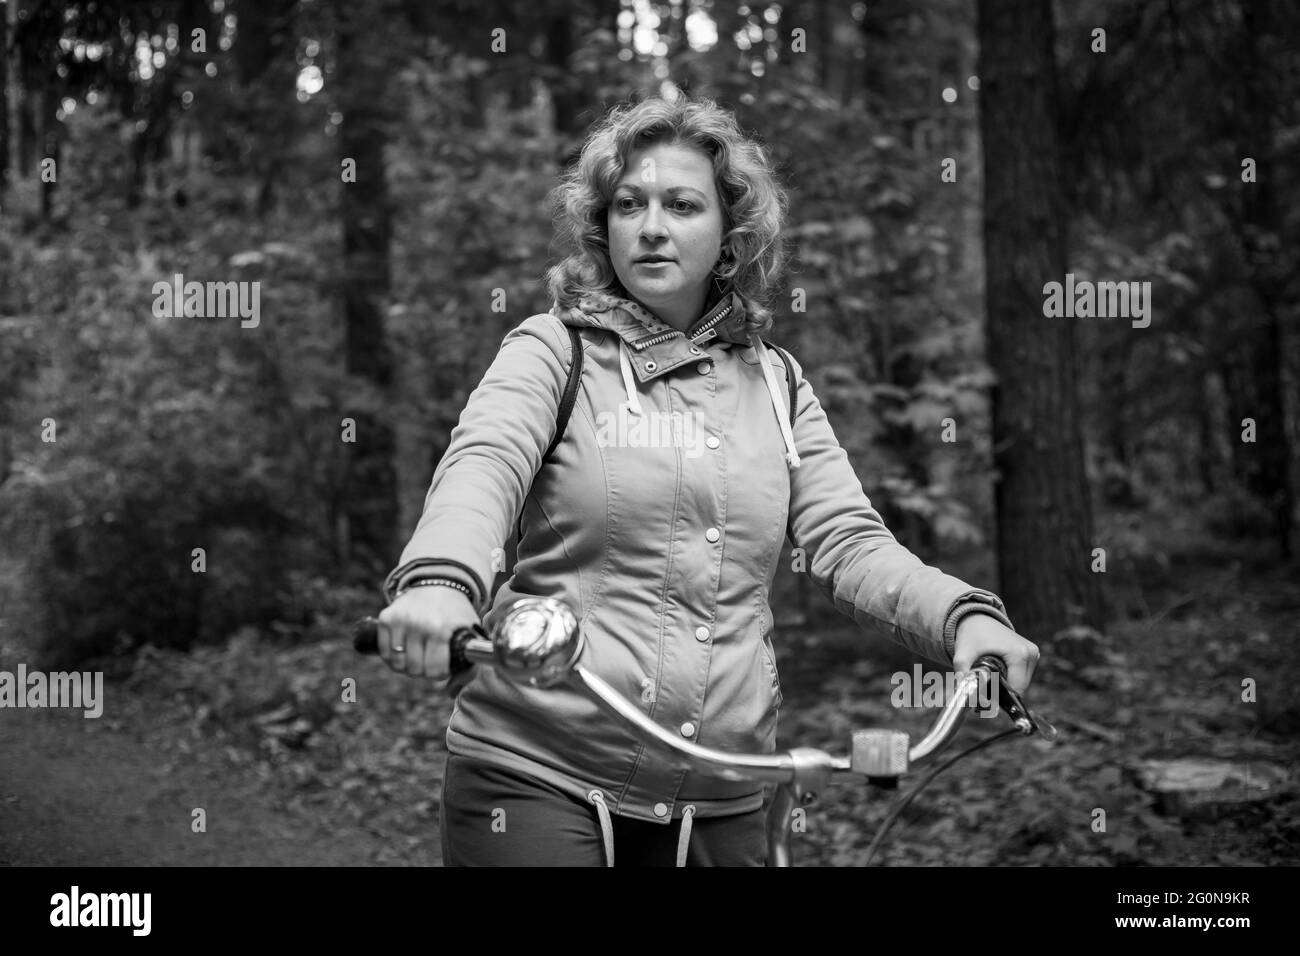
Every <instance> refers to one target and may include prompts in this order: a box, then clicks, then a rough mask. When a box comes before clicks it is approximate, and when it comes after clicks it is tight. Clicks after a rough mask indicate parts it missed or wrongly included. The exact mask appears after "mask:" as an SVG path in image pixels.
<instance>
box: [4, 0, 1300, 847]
mask: <svg viewBox="0 0 1300 956" xmlns="http://www.w3.org/2000/svg"><path fill="white" fill-rule="evenodd" d="M1297 36H1300V6H1297V5H1295V4H1293V3H1289V2H1286V0H1168V2H1161V3H1149V2H1143V0H1077V2H1069V3H1066V2H1055V3H1053V2H1043V0H910V2H909V0H871V2H856V3H851V2H832V0H789V2H784V3H776V2H764V0H743V2H742V0H537V2H533V3H519V2H507V0H473V2H471V0H436V2H420V0H139V2H131V0H85V2H70V0H0V671H5V672H15V671H16V670H17V668H18V666H19V664H20V663H21V664H23V665H24V666H26V667H27V668H30V669H34V668H43V669H46V670H79V671H102V672H103V674H104V679H105V691H104V695H105V697H104V701H103V704H104V712H103V716H102V717H101V718H99V719H96V720H83V719H82V717H81V715H80V714H76V715H75V716H74V715H71V714H68V713H65V712H58V711H55V710H45V711H40V710H32V709H23V710H19V709H0V795H3V796H4V799H3V800H0V864H33V863H35V864H42V863H60V864H70V865H92V864H93V865H133V864H166V865H232V864H270V865H282V864H308V865H349V864H352V865H355V864H420V865H430V864H437V863H439V862H440V859H441V858H440V851H439V839H438V819H439V818H438V813H439V808H438V782H439V781H440V780H441V776H442V768H443V766H444V764H445V760H446V749H445V743H444V740H443V735H444V730H445V727H446V722H447V719H448V715H449V713H450V708H451V702H450V700H448V699H447V698H446V696H445V695H439V694H437V693H435V692H433V691H431V690H430V688H429V687H428V686H427V685H423V684H421V683H420V682H419V681H415V680H410V679H407V678H404V677H402V676H400V675H398V674H394V673H392V672H390V671H388V670H386V669H384V668H383V667H382V666H381V665H380V664H379V663H378V662H376V661H373V660H367V659H362V658H358V657H357V656H356V655H355V654H354V653H353V652H352V649H351V645H350V643H349V640H348V625H349V623H350V622H351V621H353V620H355V619H356V618H358V617H361V616H364V615H367V614H374V613H376V612H377V611H378V610H379V609H380V608H381V607H382V606H383V594H382V591H381V588H380V586H381V584H382V582H383V580H384V576H385V575H386V574H387V573H388V572H389V570H391V569H392V568H393V567H394V565H395V563H396V561H397V558H398V555H399V554H400V552H401V549H402V546H403V544H404V543H405V542H406V541H407V539H408V538H409V536H410V534H411V531H412V530H413V529H414V527H415V525H416V522H417V520H418V519H419V517H420V513H421V509H422V507H423V504H424V499H425V492H426V490H427V489H428V486H429V481H430V476H431V475H432V474H433V471H434V469H435V467H436V466H437V464H438V462H439V460H440V459H441V456H442V454H443V452H444V451H445V449H446V448H447V444H448V440H449V436H450V433H451V430H452V429H453V427H454V426H455V425H456V423H457V421H458V418H459V416H460V412H461V410H462V408H463V407H464V406H465V403H466V400H467V399H468V397H469V395H470V393H471V392H472V391H473V389H474V388H475V386H476V385H477V383H478V382H479V380H480V379H481V377H482V376H483V374H484V372H485V370H486V369H487V368H488V366H489V364H490V363H491V361H492V359H493V356H494V355H495V354H496V352H497V349H498V348H499V347H500V344H501V340H502V338H503V337H504V336H505V335H506V333H508V332H509V331H510V330H511V329H512V328H514V327H515V326H517V325H518V324H519V323H520V322H521V321H523V320H524V319H525V318H527V317H528V316H530V315H534V314H536V313H539V312H545V311H546V310H547V309H548V308H550V306H551V300H550V297H549V295H548V294H547V292H546V289H545V286H544V283H543V281H542V280H543V276H544V274H545V272H546V269H547V267H548V266H549V265H550V264H552V263H554V262H555V261H556V259H557V258H558V257H559V256H560V255H561V254H562V250H560V249H558V248H556V245H555V242H554V237H553V223H552V219H551V210H550V207H549V205H548V194H549V192H550V190H551V189H552V188H553V187H554V185H555V184H556V182H557V180H558V179H559V177H560V175H561V174H562V173H563V171H564V170H565V169H566V168H567V167H568V166H569V164H570V163H572V162H573V161H574V159H575V158H576V157H577V156H578V154H579V151H580V150H581V147H582V144H583V142H584V139H585V137H586V135H587V133H588V131H589V130H590V129H591V127H592V125H593V124H594V123H595V122H597V121H598V120H599V119H600V118H601V117H602V116H604V115H605V113H606V112H607V111H608V110H609V109H610V108H611V107H613V106H615V105H616V104H619V103H625V102H631V101H636V100H638V99H641V98H644V97H647V96H654V95H674V91H682V92H685V93H687V94H689V95H693V96H695V95H698V96H706V97H709V98H712V99H714V100H716V101H717V102H718V103H719V104H720V105H722V106H725V107H726V108H727V109H729V110H732V111H734V112H735V114H736V116H737V118H738V120H739V121H740V123H741V125H742V127H743V128H744V129H745V130H746V131H747V132H749V133H751V134H752V135H754V136H755V137H756V138H758V139H759V140H760V141H761V142H762V143H763V144H764V145H765V147H766V148H767V149H768V150H770V153H771V155H772V157H773V158H774V160H775V163H776V166H777V168H778V170H779V173H780V176H781V179H782V182H783V184H784V185H785V187H786V188H787V189H788V191H789V193H790V196H791V203H790V216H789V220H790V221H789V225H788V237H789V239H790V242H791V248H792V253H793V257H792V261H791V266H790V269H789V273H788V275H787V276H786V278H785V281H784V285H785V288H786V290H787V291H786V294H785V296H784V298H782V299H780V300H779V301H778V304H777V309H776V312H777V318H776V321H775V325H774V327H773V330H772V332H771V335H770V338H771V340H772V341H774V342H775V343H777V344H779V345H780V346H782V347H783V348H786V349H788V350H789V351H790V352H791V353H792V354H793V355H795V356H796V357H797V358H798V360H799V362H800V363H801V365H802V366H803V368H804V369H805V371H806V373H807V375H808V378H809V380H810V381H811V382H812V384H813V385H814V387H815V388H816V390H817V394H818V396H819V397H820V399H821V401H822V403H823V405H824V407H825V408H826V411H827V415H828V417H829V419H830V421H831V422H832V424H833V425H834V427H835V430H836V435H837V437H838V438H839V440H840V442H841V443H842V445H843V446H844V447H845V449H846V450H847V452H848V454H849V457H850V460H851V462H852V463H853V465H854V468H855V470H856V472H857V474H858V475H859V477H860V478H861V481H862V485H863V488H864V489H865V491H866V492H867V494H868V496H869V497H870V499H871V501H872V503H873V504H874V505H875V506H876V507H877V508H878V509H879V510H880V512H881V513H882V515H884V517H885V519H886V522H887V524H888V525H889V527H890V528H891V529H892V530H893V531H894V533H895V534H896V535H897V536H898V538H899V540H900V541H902V542H903V543H905V544H906V545H907V547H909V548H910V549H912V550H913V551H914V552H916V553H917V554H918V555H920V556H921V557H922V558H923V559H925V560H926V561H927V562H932V563H934V564H937V565H938V566H940V567H942V568H944V569H945V570H949V571H952V572H953V573H954V574H958V575H959V576H961V577H963V578H964V579H966V580H968V581H971V582H973V583H975V584H977V585H979V586H981V587H988V588H990V589H992V590H995V591H996V592H997V593H998V594H1000V595H1001V596H1002V598H1003V599H1004V600H1005V602H1006V604H1007V607H1008V609H1009V611H1010V613H1011V616H1012V618H1013V620H1014V621H1015V623H1016V626H1017V630H1018V631H1019V632H1020V633H1022V634H1023V635H1025V636H1027V637H1029V638H1030V639H1031V640H1033V641H1035V642H1036V643H1037V644H1038V645H1039V647H1040V648H1041V650H1042V661H1041V664H1040V667H1039V671H1038V673H1037V675H1036V677H1035V681H1034V684H1033V686H1032V688H1031V691H1030V695H1029V698H1030V701H1031V703H1032V704H1033V705H1034V706H1035V707H1036V708H1039V709H1041V710H1042V712H1043V713H1044V714H1045V715H1046V716H1047V717H1048V718H1049V719H1051V720H1052V721H1053V722H1054V723H1055V724H1056V725H1057V727H1058V729H1059V731H1060V736H1059V738H1058V740H1057V741H1056V742H1055V743H1054V744H1052V745H1048V744H1046V743H1043V742H1038V741H1013V742H1011V743H1010V744H1008V745H1003V746H997V747H990V748H989V749H987V750H984V751H981V752H980V753H978V754H977V755H974V756H972V757H971V758H969V759H968V760H967V761H965V762H963V763H959V764H957V766H956V767H955V768H954V769H952V770H950V771H948V772H947V773H946V774H945V775H944V776H941V777H939V778H938V780H937V781H936V782H935V783H934V784H933V785H932V786H931V787H930V788H928V789H927V790H926V791H925V792H924V793H922V795H921V796H920V797H918V799H917V800H916V801H915V802H914V803H913V804H912V805H911V806H910V807H909V808H908V809H907V810H906V812H905V814H904V815H903V817H902V819H901V821H900V824H899V825H898V827H897V830H896V833H895V835H894V836H892V837H891V839H890V841H889V842H888V843H887V844H886V845H885V846H884V848H883V849H882V850H881V852H880V854H879V855H878V857H877V859H876V860H875V862H876V863H877V864H884V865H890V866H939V865H983V864H987V865H998V866H1013V865H1054V866H1167V865H1252V866H1259V865H1275V864H1291V865H1295V864H1296V863H1297V862H1300V799H1297V791H1296V782H1297V781H1296V778H1295V768H1296V766H1297V765H1298V763H1297V757H1300V745H1298V742H1297V732H1300V695H1297V693H1296V690H1295V688H1296V687H1297V686H1300V685H1298V683H1297V681H1298V679H1300V665H1297V661H1296V654H1295V651H1296V648H1297V626H1296V618H1295V617H1293V616H1292V615H1296V614H1300V573H1298V571H1300V556H1298V555H1297V549H1298V548H1300V543H1298V542H1297V538H1296V529H1297V495H1298V493H1300V453H1298V449H1300V387H1297V386H1298V385H1300V326H1298V323H1297V317H1298V316H1300V254H1298V253H1297V250H1298V249H1300V46H1297V44H1296V42H1295V38H1296V37H1297ZM508 570H509V569H506V570H505V571H503V575H502V579H504V577H505V576H506V575H507V574H508ZM500 582H501V579H499V580H498V582H497V584H500ZM774 595H775V596H774V602H773V606H774V609H775V619H776V628H777V632H778V637H777V639H776V654H777V663H778V665H779V667H780V672H781V679H782V682H783V686H784V688H785V693H784V696H785V704H784V706H783V709H782V713H781V723H780V730H779V734H780V746H782V747H793V746H818V747H825V748H826V749H829V750H832V751H834V752H843V751H844V750H845V749H846V747H847V743H848V739H849V732H850V731H851V730H852V729H853V728H855V727H862V726H894V727H899V728H900V729H905V730H909V731H911V732H913V733H915V732H919V731H922V729H923V728H924V727H925V726H927V724H926V720H927V718H930V717H932V716H933V714H932V712H930V711H926V710H925V709H923V708H904V709H901V710H900V709H898V708H896V707H892V706H890V686H891V685H890V675H891V674H893V673H896V672H899V671H907V670H910V669H911V668H912V666H913V663H914V661H913V658H912V657H911V656H910V655H908V654H907V653H906V652H905V651H904V650H903V649H902V648H900V647H896V646H893V645H889V644H886V643H883V642H869V641H864V640H863V638H862V634H861V633H860V631H859V630H858V629H857V628H856V627H855V626H854V624H853V622H852V621H850V620H847V619H846V618H844V617H842V616H840V615H839V614H837V613H836V612H835V609H834V607H832V606H831V605H830V603H829V602H827V601H826V600H824V599H823V598H822V596H821V595H820V594H819V593H818V592H817V590H816V588H814V587H813V586H812V585H811V583H810V582H809V581H808V576H807V574H804V573H802V572H801V566H800V563H799V560H798V556H797V555H794V554H792V553H790V544H789V543H787V554H786V555H785V556H784V557H783V560H782V566H781V570H780V572H779V573H778V578H777V584H776V589H775V592H774ZM348 680H351V681H352V682H353V685H354V687H355V693H354V695H353V697H352V699H350V700H349V699H347V695H346V694H344V695H340V692H339V688H340V683H341V682H346V681H348ZM395 727H396V728H400V730H399V731H397V732H395V731H394V728H395ZM963 733H965V731H964V732H963ZM970 733H971V739H974V737H975V736H977V735H978V730H972V731H970ZM1013 747H1014V748H1015V750H1016V751H1017V752H1015V753H1013V752H1012V748H1013ZM17 768H22V771H23V772H22V773H17V772H16V770H17ZM888 799H889V795H888V794H884V795H882V794H881V793H879V792H876V791H873V790H871V789H868V788H866V787H863V786H858V785H855V784H840V785H836V786H835V787H833V788H831V789H830V790H828V791H827V792H826V793H825V794H823V795H822V796H821V799H820V800H819V802H818V803H817V804H815V805H814V806H813V807H812V808H810V809H809V810H808V818H807V819H808V824H807V830H806V832H802V833H800V834H799V835H798V836H797V837H796V839H795V855H796V861H797V863H798V864H800V865H821V866H855V865H861V864H862V862H863V860H864V850H865V848H866V847H867V845H868V844H869V843H870V841H871V836H872V833H873V831H874V830H875V827H876V826H877V825H878V824H879V823H880V822H881V820H882V819H883V818H884V815H885V813H886V809H887V805H888ZM199 807H201V808H204V810H205V816H206V819H207V820H208V821H209V826H211V827H212V830H213V831H214V832H213V833H212V834H210V835H208V837H207V838H206V839H196V838H195V837H196V831H195V830H194V809H195V808H199ZM413 807H414V808H415V812H414V813H413V812H412V810H411V808H413ZM1099 809H1100V810H1102V811H1103V812H1102V814H1101V818H1102V819H1103V820H1104V821H1105V822H1103V823H1102V825H1101V827H1100V829H1099V828H1098V815H1097V812H1096V811H1098V810H1099ZM222 820H224V821H227V824H226V825H225V826H217V825H216V823H217V822H218V821H222Z"/></svg>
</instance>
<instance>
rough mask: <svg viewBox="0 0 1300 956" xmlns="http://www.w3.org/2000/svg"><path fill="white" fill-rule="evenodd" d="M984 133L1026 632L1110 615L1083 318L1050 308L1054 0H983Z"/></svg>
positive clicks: (1007, 483) (1001, 380) (1004, 534)
mask: <svg viewBox="0 0 1300 956" xmlns="http://www.w3.org/2000/svg"><path fill="white" fill-rule="evenodd" d="M978 21H979V23H978V30H979V40H980V68H979V76H980V80H981V93H980V131H981V136H982V139H983V148H984V165H983V172H984V215H985V219H984V248H985V275H986V280H985V281H986V286H985V288H986V300H987V310H988V317H989V336H988V342H989V351H990V359H991V363H990V364H991V365H992V366H993V369H994V371H995V373H996V374H997V385H996V386H995V387H994V390H993V446H994V467H995V471H996V473H997V479H996V481H997V485H996V493H995V500H996V506H997V525H998V571H999V576H1000V579H1001V582H1000V583H1001V593H1002V597H1003V599H1004V600H1005V602H1006V605H1007V609H1008V612H1009V613H1010V615H1011V617H1012V619H1013V620H1014V621H1015V623H1016V626H1017V628H1018V629H1019V630H1020V632H1021V633H1023V634H1025V635H1027V636H1029V637H1030V638H1031V639H1033V640H1038V641H1046V640H1049V639H1050V638H1051V637H1052V636H1053V635H1054V634H1055V633H1056V632H1057V631H1059V630H1060V629H1061V628H1063V627H1066V626H1067V625H1070V624H1073V623H1086V624H1089V625H1092V626H1094V627H1098V628H1100V627H1101V626H1102V618H1103V611H1102V599H1101V588H1100V586H1099V583H1098V580H1097V578H1096V576H1095V574H1094V573H1093V572H1092V570H1091V566H1092V560H1093V559H1092V549H1093V548H1094V547H1095V546H1103V547H1104V545H1105V542H1098V541H1095V539H1094V538H1093V533H1092V519H1091V506H1090V501H1089V492H1088V485H1087V478H1086V475H1085V472H1084V466H1083V449H1082V433H1081V430H1080V422H1079V411H1078V397H1077V393H1076V387H1075V380H1074V364H1075V329H1074V325H1073V323H1074V320H1073V319H1069V318H1046V317H1045V316H1044V315H1043V296H1042V288H1043V284H1044V283H1046V282H1048V281H1052V280H1055V281H1058V282H1063V281H1064V279H1065V273H1066V236H1065V232H1064V222H1065V217H1064V215H1063V212H1064V210H1063V206H1064V199H1063V195H1062V191H1061V182H1060V171H1059V156H1058V144H1057V129H1056V64H1055V59H1054V54H1053V49H1052V44H1053V34H1054V24H1053V19H1052V7H1051V4H1045V3H1041V2H1039V0H980V3H979V14H978Z"/></svg>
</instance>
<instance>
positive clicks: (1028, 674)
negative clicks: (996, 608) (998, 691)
mask: <svg viewBox="0 0 1300 956" xmlns="http://www.w3.org/2000/svg"><path fill="white" fill-rule="evenodd" d="M982 654H992V655H994V656H995V657H1000V658H1002V660H1003V661H1005V662H1006V665H1007V683H1008V684H1010V685H1011V689H1012V690H1014V691H1017V692H1018V693H1021V694H1023V693H1024V692H1025V691H1026V690H1027V689H1028V688H1029V682H1030V681H1031V680H1032V679H1033V676H1034V668H1035V667H1036V666H1037V665H1038V645H1037V644H1035V643H1034V642H1033V641H1027V640H1025V639H1024V638H1023V637H1021V636H1020V635H1019V634H1017V633H1016V632H1015V631H1013V630H1011V628H1009V627H1007V626H1006V625H1005V624H1003V623H1002V622H1001V621H999V620H998V619H997V618H995V617H993V616H991V615H989V614H968V615H966V616H965V617H964V618H962V619H961V621H959V622H958V624H957V640H956V643H954V644H953V655H952V666H953V668H954V669H955V670H957V671H958V672H959V673H960V672H964V671H968V670H970V668H971V665H972V664H974V663H975V661H976V660H977V659H978V658H979V657H980V655H982Z"/></svg>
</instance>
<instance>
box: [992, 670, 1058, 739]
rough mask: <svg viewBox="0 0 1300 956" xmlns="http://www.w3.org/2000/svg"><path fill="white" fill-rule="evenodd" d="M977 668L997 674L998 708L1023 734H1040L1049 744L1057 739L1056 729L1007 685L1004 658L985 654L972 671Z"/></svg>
mask: <svg viewBox="0 0 1300 956" xmlns="http://www.w3.org/2000/svg"><path fill="white" fill-rule="evenodd" d="M976 667H983V668H985V669H986V670H990V671H993V672H994V673H996V674H997V677H998V681H997V687H996V689H997V693H998V707H999V708H1000V709H1001V710H1003V711H1005V712H1006V715H1007V716H1008V717H1009V718H1011V722H1012V723H1013V724H1015V725H1016V727H1017V728H1018V729H1019V730H1020V732H1021V733H1022V734H1025V735H1026V736H1028V735H1029V734H1038V735H1039V736H1041V737H1042V738H1043V739H1044V740H1046V741H1049V742H1050V741H1053V740H1055V739H1056V728H1055V727H1053V726H1052V725H1051V724H1050V723H1048V722H1047V721H1046V720H1044V719H1043V718H1042V717H1040V716H1039V715H1038V714H1036V713H1034V712H1033V711H1032V710H1030V709H1029V707H1028V705H1026V704H1025V699H1024V698H1023V697H1022V696H1021V695H1020V694H1019V693H1018V692H1017V691H1016V690H1015V689H1014V688H1013V687H1012V686H1011V685H1010V684H1008V683H1007V665H1006V662H1005V661H1004V660H1002V658H1000V657H995V656H994V655H992V654H985V655H983V656H982V657H980V658H979V659H978V660H977V661H975V663H974V664H972V665H971V669H972V670H974V669H975V668H976Z"/></svg>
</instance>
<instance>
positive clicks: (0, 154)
mask: <svg viewBox="0 0 1300 956" xmlns="http://www.w3.org/2000/svg"><path fill="white" fill-rule="evenodd" d="M12 7H13V4H12V3H6V4H5V5H4V7H3V8H0V208H3V204H4V198H5V191H6V189H7V187H8V186H9V11H10V9H11V8H12Z"/></svg>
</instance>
